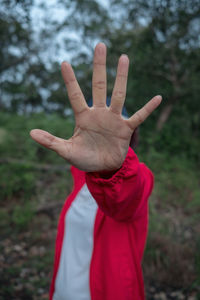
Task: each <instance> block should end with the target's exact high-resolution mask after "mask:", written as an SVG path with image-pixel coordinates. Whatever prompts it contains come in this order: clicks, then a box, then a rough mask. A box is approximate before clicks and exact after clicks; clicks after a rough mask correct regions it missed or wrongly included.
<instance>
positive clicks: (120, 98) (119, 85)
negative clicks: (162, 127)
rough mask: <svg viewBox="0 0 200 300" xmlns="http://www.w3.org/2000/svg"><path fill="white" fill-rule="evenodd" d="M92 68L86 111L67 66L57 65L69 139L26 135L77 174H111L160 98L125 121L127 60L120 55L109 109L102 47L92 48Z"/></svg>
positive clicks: (40, 132) (36, 133)
mask: <svg viewBox="0 0 200 300" xmlns="http://www.w3.org/2000/svg"><path fill="white" fill-rule="evenodd" d="M93 65H94V69H93V78H92V97H93V106H92V107H88V105H87V103H86V101H85V99H84V96H83V94H82V91H81V89H80V87H79V85H78V82H77V80H76V77H75V75H74V72H73V69H72V67H71V65H70V64H69V63H67V62H63V63H62V65H61V71H62V76H63V79H64V82H65V84H66V87H67V92H68V96H69V100H70V103H71V106H72V109H73V111H74V115H75V129H74V134H73V136H72V137H71V138H70V139H68V140H65V139H61V138H59V137H56V136H53V135H51V134H50V133H48V132H46V131H43V130H39V129H34V130H32V131H31V132H30V135H31V137H32V138H33V139H34V140H35V141H36V142H38V143H39V144H41V145H43V146H45V147H46V148H49V149H51V150H54V151H55V152H57V154H58V155H60V156H61V157H63V158H64V159H66V160H67V161H68V162H69V163H71V164H72V165H74V166H75V167H77V168H78V169H80V170H83V171H86V172H92V171H111V170H116V169H118V168H120V167H121V165H122V163H123V161H124V159H125V157H126V154H127V151H128V147H129V143H130V139H131V135H132V133H133V131H134V130H135V128H136V127H138V126H139V125H140V124H141V123H142V122H143V121H144V120H145V119H146V118H147V117H148V116H149V115H150V114H151V113H152V112H153V111H154V109H155V108H156V107H157V106H158V105H159V104H160V102H161V100H162V98H161V96H155V97H154V98H152V99H151V100H150V101H149V102H148V103H147V104H146V105H145V106H143V108H141V109H140V110H138V111H137V112H136V113H135V114H133V115H132V116H131V117H130V118H129V119H124V118H123V117H122V115H121V111H122V108H123V104H124V101H125V96H126V84H127V77H128V67H129V59H128V57H127V56H126V55H121V57H120V58H119V62H118V68H117V76H116V80H115V85H114V89H113V93H112V97H111V104H110V106H109V107H107V105H106V46H105V45H104V44H103V43H99V44H97V46H96V48H95V52H94V62H93Z"/></svg>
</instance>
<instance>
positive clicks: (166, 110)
mask: <svg viewBox="0 0 200 300" xmlns="http://www.w3.org/2000/svg"><path fill="white" fill-rule="evenodd" d="M172 109H173V103H168V104H166V105H165V106H164V107H163V109H162V111H161V113H160V116H159V118H158V121H157V124H156V130H157V131H161V130H162V128H163V126H164V124H165V123H166V122H167V120H168V118H169V116H170V114H171V112H172Z"/></svg>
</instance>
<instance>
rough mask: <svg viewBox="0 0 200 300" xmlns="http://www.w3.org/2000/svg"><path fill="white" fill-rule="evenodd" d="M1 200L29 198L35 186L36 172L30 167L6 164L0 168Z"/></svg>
mask: <svg viewBox="0 0 200 300" xmlns="http://www.w3.org/2000/svg"><path fill="white" fill-rule="evenodd" d="M0 177H1V181H0V199H2V200H4V199H5V200H7V199H11V198H13V197H19V198H20V197H22V198H29V197H30V196H31V194H32V193H33V190H34V186H35V183H34V182H35V177H34V172H33V170H32V169H31V168H30V166H29V165H25V164H24V165H23V164H22V165H19V164H16V163H14V164H10V165H9V167H8V166H7V165H6V164H2V165H1V166H0Z"/></svg>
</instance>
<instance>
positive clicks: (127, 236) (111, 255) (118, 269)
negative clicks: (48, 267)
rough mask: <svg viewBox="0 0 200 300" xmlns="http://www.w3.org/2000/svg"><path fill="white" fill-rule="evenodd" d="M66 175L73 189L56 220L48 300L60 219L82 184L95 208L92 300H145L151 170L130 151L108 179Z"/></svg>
mask: <svg viewBox="0 0 200 300" xmlns="http://www.w3.org/2000/svg"><path fill="white" fill-rule="evenodd" d="M71 171H72V174H73V177H74V189H73V191H72V193H71V194H70V195H69V197H68V198H67V200H66V202H65V204H64V207H63V209H62V212H61V215H60V219H59V224H58V233H57V238H56V251H55V261H54V272H53V279H52V283H51V288H50V300H52V298H53V293H54V288H55V279H56V275H57V272H58V267H59V260H60V254H61V250H62V242H63V237H64V220H65V215H66V212H67V210H68V209H69V207H70V205H71V203H72V201H73V200H74V199H75V197H76V195H77V193H78V192H79V191H80V189H81V187H82V186H83V185H84V184H85V181H86V183H87V186H88V189H89V191H90V193H91V194H92V196H93V197H94V199H95V200H96V202H97V204H98V211H97V215H96V219H95V225H94V247H93V254H92V259H91V264H90V294H91V300H142V299H145V296H144V284H143V277H142V269H141V262H142V257H143V252H144V248H145V243H146V237H147V227H148V201H147V200H148V197H149V195H150V194H151V191H152V188H153V174H152V172H151V171H150V170H149V169H148V168H147V167H146V166H145V164H143V163H140V162H139V161H138V158H137V156H136V154H135V153H134V152H133V150H132V149H131V148H129V150H128V153H127V156H126V159H125V161H124V163H123V165H122V167H121V168H120V169H119V170H118V171H117V172H116V173H115V174H114V175H113V176H112V177H111V178H109V179H103V178H101V177H100V175H99V174H98V173H84V172H83V171H80V170H78V169H76V168H75V167H72V169H71Z"/></svg>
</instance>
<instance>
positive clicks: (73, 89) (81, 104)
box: [61, 62, 88, 114]
mask: <svg viewBox="0 0 200 300" xmlns="http://www.w3.org/2000/svg"><path fill="white" fill-rule="evenodd" d="M61 71H62V76H63V79H64V82H65V85H66V88H67V93H68V97H69V101H70V103H71V106H72V109H73V111H74V113H75V114H77V113H80V112H82V111H83V110H85V109H87V108H88V105H87V103H86V101H85V98H84V96H83V93H82V91H81V89H80V86H79V84H78V82H77V80H76V76H75V74H74V71H73V69H72V67H71V65H70V64H69V63H67V62H63V63H62V65H61Z"/></svg>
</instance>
